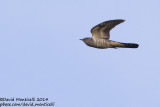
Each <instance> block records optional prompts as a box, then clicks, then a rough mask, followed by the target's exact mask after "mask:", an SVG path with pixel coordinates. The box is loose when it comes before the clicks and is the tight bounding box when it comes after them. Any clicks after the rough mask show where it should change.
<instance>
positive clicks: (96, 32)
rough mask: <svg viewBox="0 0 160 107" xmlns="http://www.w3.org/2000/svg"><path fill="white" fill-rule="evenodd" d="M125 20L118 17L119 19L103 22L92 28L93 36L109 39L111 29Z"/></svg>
mask: <svg viewBox="0 0 160 107" xmlns="http://www.w3.org/2000/svg"><path fill="white" fill-rule="evenodd" d="M124 21H125V20H122V19H117V20H109V21H105V22H102V23H100V24H98V25H96V26H94V27H93V28H92V29H91V33H92V36H93V38H95V39H109V37H110V34H109V32H110V30H111V29H112V28H114V27H115V26H116V25H118V24H120V23H122V22H124Z"/></svg>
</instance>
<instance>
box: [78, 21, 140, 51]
mask: <svg viewBox="0 0 160 107" xmlns="http://www.w3.org/2000/svg"><path fill="white" fill-rule="evenodd" d="M124 21H125V20H122V19H117V20H109V21H105V22H102V23H100V24H98V25H96V26H94V27H93V28H92V29H91V33H92V38H83V39H80V40H82V41H83V42H84V43H85V44H86V45H88V46H90V47H94V48H99V49H106V48H138V46H139V45H138V44H136V43H121V42H116V41H112V40H109V38H110V30H111V29H112V28H114V27H115V26H116V25H118V24H120V23H122V22H124Z"/></svg>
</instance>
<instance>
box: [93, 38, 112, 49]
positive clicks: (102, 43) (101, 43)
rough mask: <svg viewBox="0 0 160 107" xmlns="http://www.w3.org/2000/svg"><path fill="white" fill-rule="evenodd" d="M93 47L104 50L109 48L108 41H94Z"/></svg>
mask: <svg viewBox="0 0 160 107" xmlns="http://www.w3.org/2000/svg"><path fill="white" fill-rule="evenodd" d="M94 45H95V47H96V48H101V49H105V48H109V46H110V41H109V40H106V39H99V40H96V41H94Z"/></svg>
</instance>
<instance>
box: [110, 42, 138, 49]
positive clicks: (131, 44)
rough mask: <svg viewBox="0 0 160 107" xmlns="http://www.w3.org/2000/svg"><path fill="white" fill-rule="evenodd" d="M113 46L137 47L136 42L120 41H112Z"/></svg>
mask: <svg viewBox="0 0 160 107" xmlns="http://www.w3.org/2000/svg"><path fill="white" fill-rule="evenodd" d="M112 44H114V46H115V47H118V48H138V46H139V45H138V44H136V43H120V42H112Z"/></svg>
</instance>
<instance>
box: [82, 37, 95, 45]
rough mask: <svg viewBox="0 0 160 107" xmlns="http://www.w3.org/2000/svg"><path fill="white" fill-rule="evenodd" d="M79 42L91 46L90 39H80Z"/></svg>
mask: <svg viewBox="0 0 160 107" xmlns="http://www.w3.org/2000/svg"><path fill="white" fill-rule="evenodd" d="M80 40H82V41H83V42H84V43H85V44H86V45H90V44H93V39H92V38H83V39H80Z"/></svg>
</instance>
